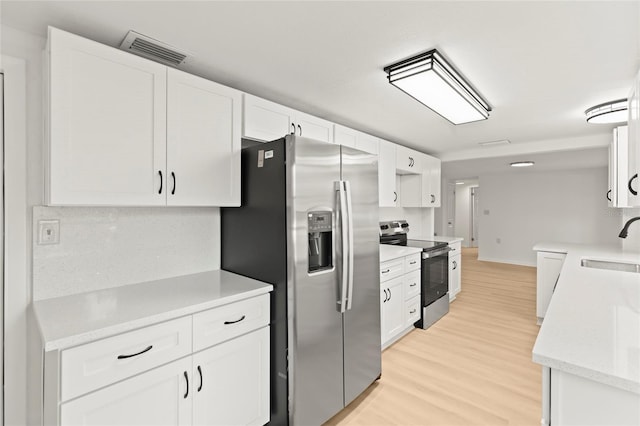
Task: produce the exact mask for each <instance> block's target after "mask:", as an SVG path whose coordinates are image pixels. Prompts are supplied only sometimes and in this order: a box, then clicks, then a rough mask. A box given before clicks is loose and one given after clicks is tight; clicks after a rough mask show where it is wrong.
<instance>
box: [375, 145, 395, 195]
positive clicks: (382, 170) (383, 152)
mask: <svg viewBox="0 0 640 426" xmlns="http://www.w3.org/2000/svg"><path fill="white" fill-rule="evenodd" d="M378 149H379V154H378V191H379V194H378V200H379V204H380V207H396V205H397V202H398V190H397V188H396V145H395V144H393V143H391V142H387V141H385V140H382V139H381V140H380V141H379V144H378Z"/></svg>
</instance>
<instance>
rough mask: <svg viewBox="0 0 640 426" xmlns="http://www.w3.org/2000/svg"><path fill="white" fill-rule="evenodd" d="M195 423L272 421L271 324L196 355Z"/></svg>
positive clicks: (194, 360) (194, 362)
mask: <svg viewBox="0 0 640 426" xmlns="http://www.w3.org/2000/svg"><path fill="white" fill-rule="evenodd" d="M193 377H194V380H193V381H194V385H193V386H194V402H193V424H194V425H228V426H231V425H260V426H262V425H264V424H265V423H267V422H268V421H269V416H270V412H269V410H270V405H269V403H270V401H269V327H264V328H261V329H259V330H256V331H253V332H251V333H249V334H245V335H244V336H241V337H237V338H235V339H232V340H229V341H227V342H225V343H221V344H219V345H217V346H214V347H212V348H210V349H206V350H204V351H202V352H199V353H197V354H195V355H193Z"/></svg>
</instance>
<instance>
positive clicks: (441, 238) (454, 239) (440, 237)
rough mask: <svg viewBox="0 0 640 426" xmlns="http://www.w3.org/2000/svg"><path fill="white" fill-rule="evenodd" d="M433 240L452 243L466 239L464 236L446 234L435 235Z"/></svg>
mask: <svg viewBox="0 0 640 426" xmlns="http://www.w3.org/2000/svg"><path fill="white" fill-rule="evenodd" d="M431 241H440V242H443V243H447V244H451V243H457V242H459V241H464V238H462V237H447V236H444V235H436V236H434V237H433V239H432V240H431Z"/></svg>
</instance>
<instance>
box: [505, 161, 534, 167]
mask: <svg viewBox="0 0 640 426" xmlns="http://www.w3.org/2000/svg"><path fill="white" fill-rule="evenodd" d="M534 164H535V163H534V162H533V161H516V162H515V163H511V164H509V165H510V166H511V167H531V166H533V165H534Z"/></svg>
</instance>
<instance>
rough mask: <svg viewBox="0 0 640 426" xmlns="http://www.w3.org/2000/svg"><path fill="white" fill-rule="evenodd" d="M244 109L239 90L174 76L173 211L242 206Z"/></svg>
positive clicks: (170, 116) (170, 112) (170, 131)
mask: <svg viewBox="0 0 640 426" xmlns="http://www.w3.org/2000/svg"><path fill="white" fill-rule="evenodd" d="M241 103H242V96H241V93H240V92H238V91H237V90H235V89H231V88H229V87H226V86H222V85H220V84H218V83H214V82H212V81H209V80H205V79H203V78H200V77H196V76H194V75H191V74H187V73H185V72H182V71H178V70H174V69H169V70H168V94H167V106H168V108H167V176H166V182H167V204H168V205H181V206H216V205H225V206H239V205H240V125H241V119H240V115H241V114H242V108H241Z"/></svg>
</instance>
